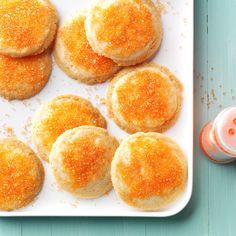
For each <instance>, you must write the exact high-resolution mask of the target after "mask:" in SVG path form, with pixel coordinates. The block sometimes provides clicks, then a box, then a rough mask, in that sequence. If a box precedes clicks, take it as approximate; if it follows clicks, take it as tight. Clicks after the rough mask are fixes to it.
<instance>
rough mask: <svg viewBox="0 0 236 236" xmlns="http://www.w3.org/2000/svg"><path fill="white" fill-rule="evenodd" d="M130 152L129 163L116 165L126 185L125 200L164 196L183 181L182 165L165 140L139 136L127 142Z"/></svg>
mask: <svg viewBox="0 0 236 236" xmlns="http://www.w3.org/2000/svg"><path fill="white" fill-rule="evenodd" d="M130 151H131V152H130V160H129V163H128V164H126V163H124V162H119V163H118V165H117V168H118V171H119V173H120V176H121V178H122V181H124V182H125V184H127V186H128V188H129V192H128V195H127V199H128V200H130V201H132V200H133V199H135V198H142V199H144V198H148V197H152V196H164V195H167V194H168V193H169V192H170V191H171V190H173V189H175V188H176V187H178V186H180V185H182V184H183V181H184V169H183V166H182V165H181V162H180V161H179V160H178V158H177V157H176V154H175V153H174V151H173V149H172V147H171V146H170V145H168V144H167V143H166V142H165V141H163V140H160V139H159V140H152V139H145V138H138V139H137V140H136V141H135V142H134V143H132V144H131V145H130Z"/></svg>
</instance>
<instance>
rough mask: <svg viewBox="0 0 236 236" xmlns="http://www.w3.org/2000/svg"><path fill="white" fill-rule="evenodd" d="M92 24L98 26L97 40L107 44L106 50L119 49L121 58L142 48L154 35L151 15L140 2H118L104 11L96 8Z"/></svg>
mask: <svg viewBox="0 0 236 236" xmlns="http://www.w3.org/2000/svg"><path fill="white" fill-rule="evenodd" d="M93 22H94V24H96V22H99V24H100V28H99V30H97V38H98V40H99V41H103V42H106V43H107V48H106V50H107V51H109V50H116V49H120V55H121V56H129V55H131V54H133V53H134V52H136V51H137V50H139V49H142V48H144V47H145V46H146V45H147V44H148V43H149V42H150V40H151V39H152V37H153V36H154V34H155V32H154V28H153V20H152V14H151V12H150V11H149V9H148V8H147V7H146V6H144V4H143V3H142V2H141V1H140V0H136V1H135V3H133V2H128V1H125V0H123V1H118V2H117V3H114V4H112V5H111V6H109V7H108V8H106V9H102V8H100V7H97V8H96V9H95V13H94V16H93Z"/></svg>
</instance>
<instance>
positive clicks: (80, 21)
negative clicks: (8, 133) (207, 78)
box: [0, 0, 187, 210]
mask: <svg viewBox="0 0 236 236" xmlns="http://www.w3.org/2000/svg"><path fill="white" fill-rule="evenodd" d="M0 2H1V0H0ZM2 2H3V4H2V5H1V6H0V16H3V17H0V53H1V55H0V95H1V96H3V97H5V98H7V99H25V98H29V97H31V96H33V95H35V94H36V93H38V92H39V91H40V90H41V89H42V88H43V86H44V85H45V84H46V82H47V80H48V78H49V75H50V71H51V62H50V54H49V50H48V49H47V48H48V47H49V46H50V44H51V42H52V41H53V37H54V35H55V32H56V25H57V14H56V11H55V9H54V7H53V6H52V5H51V4H50V2H49V0H8V1H2ZM19 4H20V5H21V7H20V8H18V7H16V5H17V6H19ZM19 9H20V10H19ZM32 13H33V14H32ZM10 24H13V25H14V27H9V25H10ZM22 24H23V25H22ZM9 28H10V30H9ZM162 35H163V29H162V23H161V17H160V14H159V13H158V11H157V9H156V6H155V5H154V4H153V2H152V1H151V0H96V1H95V2H94V4H93V5H92V6H91V7H90V8H89V9H88V10H86V11H80V12H79V13H77V14H76V15H75V16H74V17H71V18H70V19H68V20H66V21H65V22H64V23H62V25H61V26H60V27H59V29H58V32H57V37H56V40H55V45H54V53H53V54H54V58H55V61H56V63H57V65H58V66H59V67H60V68H61V69H62V70H63V71H64V72H65V73H66V74H67V75H68V76H69V77H71V78H73V79H76V80H78V81H79V82H81V83H85V84H88V85H92V84H99V83H103V82H105V81H108V80H110V82H109V84H108V90H107V98H106V106H107V110H108V114H109V117H110V118H111V119H112V120H113V121H114V122H115V123H116V124H117V125H118V126H119V127H120V128H121V129H123V130H124V131H126V132H127V133H129V134H131V135H130V136H129V137H128V138H126V139H124V140H123V141H122V142H121V144H120V145H119V142H118V141H117V140H116V138H114V137H112V136H110V135H109V133H108V131H107V130H106V128H107V124H106V120H105V118H104V117H103V116H102V114H101V113H100V112H99V110H98V109H97V108H95V107H94V106H93V105H92V104H91V103H90V102H89V101H87V100H86V99H84V98H82V97H79V96H75V95H70V94H69V95H63V96H58V97H56V98H54V99H52V100H51V101H49V102H47V103H45V104H44V105H42V106H41V108H40V109H39V110H38V112H37V113H36V115H35V117H34V119H33V125H32V140H33V143H34V145H35V147H36V148H37V151H38V154H39V156H40V157H41V158H42V159H43V160H45V161H46V162H49V163H50V165H51V169H52V172H53V174H54V177H55V180H56V182H57V183H58V185H59V186H60V187H61V188H62V189H63V190H65V191H67V192H70V193H72V194H73V195H75V196H78V197H80V198H96V197H100V196H102V195H104V194H105V193H107V192H108V191H110V190H111V188H112V187H114V189H115V192H116V193H117V195H118V196H119V198H120V199H122V200H123V201H124V202H125V203H127V204H128V205H130V206H132V207H135V208H137V209H140V210H160V209H163V208H164V207H167V206H168V205H169V204H170V203H172V202H174V201H175V200H176V198H177V197H179V196H180V195H181V193H183V191H184V189H185V185H186V181H187V161H186V157H185V154H184V153H183V151H182V149H181V148H180V147H179V145H178V144H177V143H175V142H174V141H173V140H171V139H170V138H168V137H167V136H165V135H164V134H160V132H164V131H166V130H168V129H169V128H170V127H171V126H173V125H174V124H175V122H176V120H177V118H178V116H179V114H180V111H181V106H182V99H183V98H182V89H183V88H182V84H181V82H180V81H179V80H178V79H177V78H176V76H175V75H174V74H173V73H172V72H171V71H170V70H169V69H168V68H166V67H164V66H161V65H157V64H155V63H149V62H147V60H150V59H151V57H152V56H153V55H154V54H155V53H156V52H157V51H158V49H159V47H160V45H161V41H162ZM1 73H2V74H1ZM4 76H5V79H4ZM18 79H19V80H18ZM2 142H4V140H3V141H2ZM6 142H9V141H6ZM15 142H16V141H15ZM0 144H1V142H0ZM21 146H22V145H21ZM22 148H23V146H22ZM11 149H12V148H11V146H9V148H8V149H7V150H5V151H4V152H10V150H11ZM1 155H3V154H2V153H1V146H0V159H1ZM14 158H15V156H14ZM15 159H16V160H15V161H16V162H17V158H15ZM7 161H8V160H7V159H6V160H5V162H7ZM22 163H23V162H22ZM22 165H23V164H21V163H20V164H19V165H18V164H17V167H18V166H19V167H21V166H22ZM4 168H5V167H4V166H3V167H2V166H1V161H0V175H1V174H2V175H4V174H6V173H5V172H4ZM15 171H17V170H16V169H15ZM27 171H28V169H27V170H25V171H24V173H23V174H22V176H25V175H26V173H27ZM38 171H40V170H38ZM5 179H6V180H5V182H6V183H7V181H9V179H8V178H7V177H6V178H5ZM11 181H12V180H11ZM17 181H19V180H18V179H17ZM26 182H27V181H26ZM28 182H30V181H29V180H28ZM31 182H32V180H31ZM6 183H4V184H6ZM0 189H1V181H0ZM32 189H35V194H36V192H37V193H38V191H39V188H38V187H37V184H36V183H35V184H34V188H33V187H32ZM8 190H9V189H6V190H5V192H7V191H8ZM24 190H25V188H24V186H23V184H22V188H21V190H18V191H22V193H24ZM9 191H10V190H9ZM13 192H14V191H13ZM5 195H6V194H5ZM16 195H17V194H16V193H14V194H12V196H10V197H9V199H14V198H15V197H16ZM34 196H35V195H34ZM2 199H4V197H3V196H2V195H1V193H0V209H3V210H5V209H7V210H11V209H15V208H19V207H22V206H24V205H25V204H23V202H22V201H21V204H18V205H16V204H15V202H17V201H15V202H14V201H13V200H11V202H9V204H8V205H6V206H4V205H3V204H2V202H3V200H2ZM4 200H5V201H7V199H4ZM20 200H21V199H20ZM28 202H29V201H28ZM28 202H27V203H28ZM13 203H14V204H13Z"/></svg>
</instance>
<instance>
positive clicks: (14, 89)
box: [0, 52, 52, 100]
mask: <svg viewBox="0 0 236 236" xmlns="http://www.w3.org/2000/svg"><path fill="white" fill-rule="evenodd" d="M51 70H52V61H51V56H50V54H49V53H48V52H46V53H43V54H39V55H36V56H29V57H23V58H12V57H8V56H4V55H0V96H2V97H4V98H6V99H8V100H13V99H19V100H23V99H26V98H30V97H32V96H34V95H36V94H37V93H39V92H40V91H41V90H42V89H43V88H44V86H45V85H46V83H47V82H48V79H49V77H50V74H51Z"/></svg>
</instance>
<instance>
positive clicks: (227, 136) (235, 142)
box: [200, 107, 236, 163]
mask: <svg viewBox="0 0 236 236" xmlns="http://www.w3.org/2000/svg"><path fill="white" fill-rule="evenodd" d="M200 145H201V148H202V150H203V152H204V153H205V154H206V156H207V157H208V158H209V159H211V160H212V161H215V162H217V163H228V162H232V161H234V160H236V107H230V108H227V109H225V110H223V111H222V112H221V113H220V114H219V115H218V116H217V117H216V118H215V120H214V121H211V122H209V123H208V124H207V125H206V126H205V127H203V129H202V132H201V136H200Z"/></svg>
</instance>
